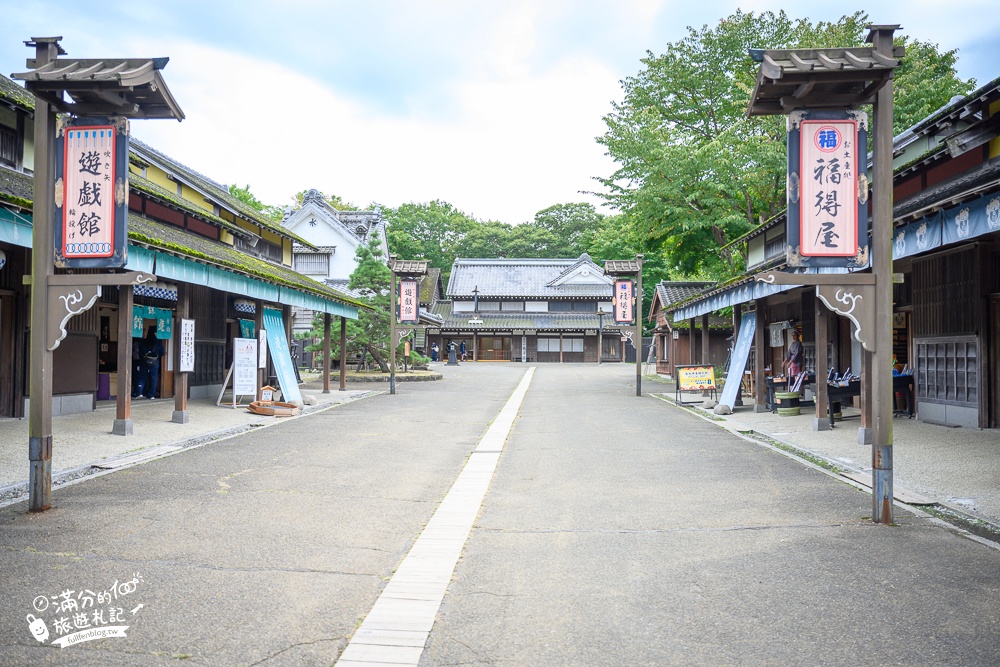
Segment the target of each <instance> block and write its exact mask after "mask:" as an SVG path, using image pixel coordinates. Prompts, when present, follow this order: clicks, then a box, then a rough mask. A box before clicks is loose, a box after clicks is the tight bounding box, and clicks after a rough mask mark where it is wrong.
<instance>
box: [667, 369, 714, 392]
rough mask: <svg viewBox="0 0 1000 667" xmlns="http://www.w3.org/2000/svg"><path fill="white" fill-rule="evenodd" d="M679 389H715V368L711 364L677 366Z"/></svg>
mask: <svg viewBox="0 0 1000 667" xmlns="http://www.w3.org/2000/svg"><path fill="white" fill-rule="evenodd" d="M675 368H676V369H677V390H678V391H699V390H704V389H715V369H714V368H713V367H711V366H675Z"/></svg>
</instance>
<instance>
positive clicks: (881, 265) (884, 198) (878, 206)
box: [867, 26, 899, 524]
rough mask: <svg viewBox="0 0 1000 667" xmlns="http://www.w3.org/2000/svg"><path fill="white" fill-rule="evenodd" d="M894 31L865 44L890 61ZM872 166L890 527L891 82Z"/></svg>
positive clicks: (878, 511) (879, 438) (877, 466)
mask: <svg viewBox="0 0 1000 667" xmlns="http://www.w3.org/2000/svg"><path fill="white" fill-rule="evenodd" d="M898 27H899V26H873V27H871V28H870V32H869V34H868V38H867V39H868V41H870V42H871V43H872V45H873V46H874V47H875V50H876V51H877V52H878V53H880V54H882V55H883V56H886V57H889V58H892V51H893V44H892V34H893V32H895V31H896V29H897V28H898ZM874 111H875V122H874V128H875V142H874V152H873V160H872V162H873V167H872V194H873V197H874V201H873V203H872V273H874V274H875V312H876V317H875V332H874V333H875V359H874V364H873V366H874V368H873V369H872V370H873V372H872V394H873V396H872V399H873V412H874V417H875V423H874V424H873V428H872V521H875V522H877V523H883V524H891V523H892V512H893V508H892V407H893V406H892V403H893V400H894V396H893V394H892V364H891V360H892V113H893V111H892V79H891V78H890V79H889V80H888V81H887V82H886V84H885V85H884V86H882V88H881V89H880V90H879V91H878V93H876V97H875V109H874Z"/></svg>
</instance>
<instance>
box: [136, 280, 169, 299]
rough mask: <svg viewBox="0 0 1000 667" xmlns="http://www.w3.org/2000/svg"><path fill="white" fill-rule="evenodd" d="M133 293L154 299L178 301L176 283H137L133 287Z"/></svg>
mask: <svg viewBox="0 0 1000 667" xmlns="http://www.w3.org/2000/svg"><path fill="white" fill-rule="evenodd" d="M132 293H133V294H135V295H136V296H148V297H150V298H153V299H164V300H166V301H177V287H176V286H174V285H167V284H166V283H154V284H152V285H136V286H135V287H133V288H132Z"/></svg>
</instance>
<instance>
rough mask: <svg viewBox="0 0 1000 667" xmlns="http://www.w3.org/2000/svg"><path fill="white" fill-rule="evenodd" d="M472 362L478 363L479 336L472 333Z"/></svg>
mask: <svg viewBox="0 0 1000 667" xmlns="http://www.w3.org/2000/svg"><path fill="white" fill-rule="evenodd" d="M472 360H473V361H479V334H478V333H477V332H475V331H473V332H472Z"/></svg>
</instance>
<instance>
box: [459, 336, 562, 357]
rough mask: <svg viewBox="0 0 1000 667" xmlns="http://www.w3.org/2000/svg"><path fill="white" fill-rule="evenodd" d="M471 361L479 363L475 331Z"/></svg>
mask: <svg viewBox="0 0 1000 667" xmlns="http://www.w3.org/2000/svg"><path fill="white" fill-rule="evenodd" d="M560 335H562V334H560ZM472 360H473V361H479V334H478V333H476V332H475V331H473V332H472ZM560 361H562V359H560Z"/></svg>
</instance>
